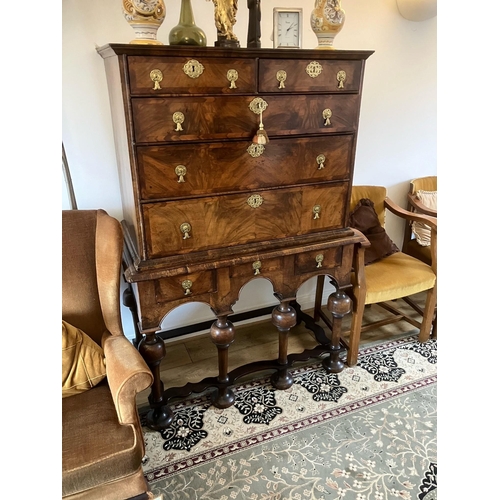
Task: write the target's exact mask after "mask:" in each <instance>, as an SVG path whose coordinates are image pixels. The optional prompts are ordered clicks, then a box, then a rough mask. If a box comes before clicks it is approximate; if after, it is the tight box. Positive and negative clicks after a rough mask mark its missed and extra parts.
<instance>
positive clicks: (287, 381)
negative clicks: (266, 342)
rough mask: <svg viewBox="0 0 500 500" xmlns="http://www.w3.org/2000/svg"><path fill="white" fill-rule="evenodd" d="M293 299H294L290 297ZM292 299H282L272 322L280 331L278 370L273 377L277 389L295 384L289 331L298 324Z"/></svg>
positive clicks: (275, 309)
mask: <svg viewBox="0 0 500 500" xmlns="http://www.w3.org/2000/svg"><path fill="white" fill-rule="evenodd" d="M290 300H292V299H290ZM290 300H282V301H281V302H280V304H279V305H278V306H276V307H275V308H274V309H273V314H272V322H273V325H274V326H275V327H276V328H277V329H278V331H279V351H278V366H279V368H278V371H277V372H276V373H275V374H274V375H273V376H272V377H271V382H272V384H273V386H274V387H276V389H280V390H283V389H288V388H289V387H291V386H292V385H293V378H292V376H291V375H290V374H289V373H288V333H289V332H290V328H292V327H293V326H295V325H296V324H297V314H296V312H295V309H294V308H293V307H292V306H290Z"/></svg>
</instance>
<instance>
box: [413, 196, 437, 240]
mask: <svg viewBox="0 0 500 500" xmlns="http://www.w3.org/2000/svg"><path fill="white" fill-rule="evenodd" d="M416 194H417V198H418V199H419V200H420V201H421V202H422V203H423V204H424V205H425V206H426V207H427V208H431V209H432V210H437V191H423V190H419V191H417V193H416ZM412 231H413V234H414V235H415V239H416V240H417V243H418V244H419V245H422V246H423V247H428V246H430V244H431V228H430V227H429V226H428V225H427V224H424V223H423V222H416V221H414V222H412Z"/></svg>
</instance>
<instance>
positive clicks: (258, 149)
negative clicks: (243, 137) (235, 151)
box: [247, 144, 265, 158]
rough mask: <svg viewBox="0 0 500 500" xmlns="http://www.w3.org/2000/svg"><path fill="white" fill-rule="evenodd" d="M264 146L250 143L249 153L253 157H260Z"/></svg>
mask: <svg viewBox="0 0 500 500" xmlns="http://www.w3.org/2000/svg"><path fill="white" fill-rule="evenodd" d="M264 149H265V148H264V146H263V145H262V144H250V146H248V148H247V153H248V154H249V155H250V156H251V157H252V158H258V157H259V156H260V155H261V154H262V153H263V152H264Z"/></svg>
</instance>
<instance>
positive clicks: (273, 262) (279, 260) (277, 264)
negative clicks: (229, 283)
mask: <svg viewBox="0 0 500 500" xmlns="http://www.w3.org/2000/svg"><path fill="white" fill-rule="evenodd" d="M281 269H283V257H276V258H274V259H260V258H259V257H258V256H256V257H255V260H254V261H252V262H249V263H248V264H241V265H239V266H232V267H231V269H230V270H229V277H230V278H245V277H247V278H249V277H252V276H266V275H268V274H272V273H273V272H276V271H279V270H281Z"/></svg>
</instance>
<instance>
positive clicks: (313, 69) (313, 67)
mask: <svg viewBox="0 0 500 500" xmlns="http://www.w3.org/2000/svg"><path fill="white" fill-rule="evenodd" d="M322 71H323V66H321V64H320V63H319V62H318V61H311V62H310V63H309V64H308V65H307V67H306V73H307V74H308V75H309V76H310V77H311V78H316V77H318V76H319V75H321V72H322Z"/></svg>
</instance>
